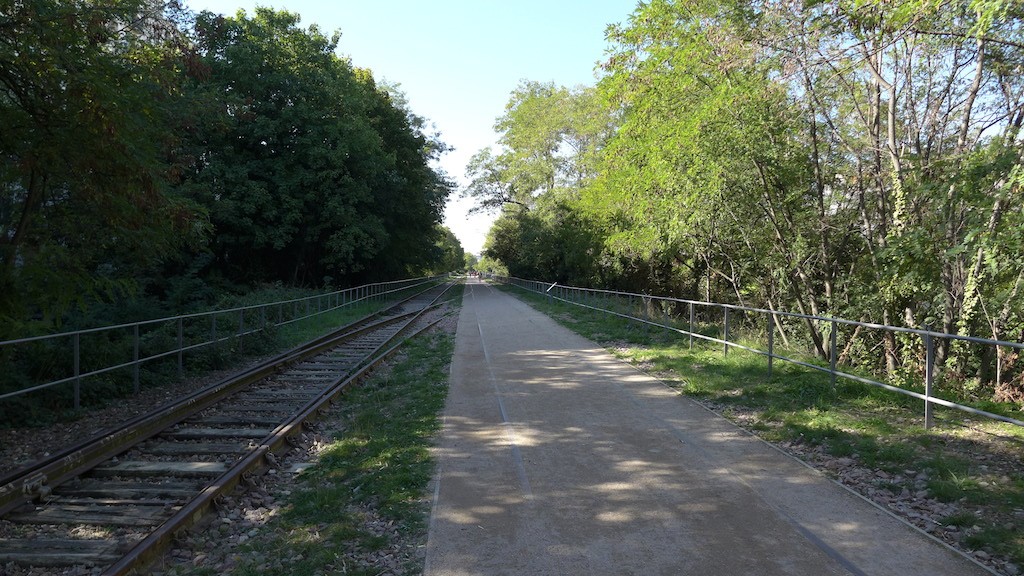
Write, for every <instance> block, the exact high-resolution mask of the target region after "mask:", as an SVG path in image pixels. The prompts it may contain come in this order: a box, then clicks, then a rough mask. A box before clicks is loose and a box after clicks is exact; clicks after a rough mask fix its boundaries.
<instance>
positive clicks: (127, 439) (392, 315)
mask: <svg viewBox="0 0 1024 576" xmlns="http://www.w3.org/2000/svg"><path fill="white" fill-rule="evenodd" d="M450 287H451V284H444V285H441V286H438V287H435V288H432V289H430V290H427V291H425V292H423V293H421V294H418V295H416V296H413V297H412V298H409V299H407V300H405V301H403V302H400V303H399V304H396V305H395V306H393V307H392V308H390V309H389V310H387V311H385V312H381V313H378V314H374V315H371V316H367V317H365V318H363V319H361V320H358V321H356V322H354V323H353V324H350V325H348V326H345V327H344V328H341V329H339V330H337V331H335V332H333V333H331V334H328V335H326V336H323V337H321V338H318V339H316V340H313V341H311V342H307V343H306V344H304V345H302V346H300V347H298V348H295V349H292V350H289V351H288V352H285V353H283V354H280V355H278V356H276V357H274V358H272V359H270V360H268V361H266V362H263V363H261V364H259V365H257V366H254V367H251V368H248V369H246V370H243V371H241V372H238V373H236V374H234V375H232V376H230V377H228V378H226V379H224V380H222V381H220V382H217V383H215V384H213V385H211V386H208V387H206V388H204V389H203V390H200V391H198V392H196V393H194V394H192V395H190V396H188V397H186V398H182V399H180V400H179V401H176V402H174V403H172V404H169V405H167V406H164V407H162V408H160V409H158V410H156V411H154V412H151V413H149V414H146V415H144V416H140V417H138V418H135V419H133V420H132V421H130V422H127V423H125V424H124V425H123V426H121V427H118V428H117V429H112V430H109V431H106V432H104V433H103V434H101V435H98V436H96V437H94V438H91V439H89V440H87V441H85V442H82V443H81V444H79V445H77V446H74V447H72V448H69V449H66V450H63V451H61V452H60V453H58V454H55V455H53V456H51V457H48V458H46V459H45V460H40V461H38V462H35V463H33V464H30V465H28V466H25V467H23V468H21V469H19V470H16V471H14V472H12V473H10V474H7V475H5V476H3V477H0V516H2V520H3V522H4V523H5V524H7V525H8V526H6V528H7V529H6V530H5V534H6V535H7V536H6V537H4V538H0V572H3V570H2V567H3V565H4V564H6V563H8V562H14V563H16V564H18V565H20V566H33V567H40V568H60V567H67V566H84V567H89V568H91V569H93V570H94V571H95V569H96V568H100V569H101V570H100V573H102V574H104V575H116V574H130V573H135V572H138V571H140V570H142V569H143V568H144V567H145V566H146V565H147V564H148V563H149V562H150V561H152V560H153V559H154V558H155V557H156V556H157V555H159V554H161V553H162V552H163V550H164V549H165V548H166V547H167V545H168V544H169V543H170V542H171V541H172V539H173V538H175V537H176V536H177V535H179V534H181V533H182V531H183V530H184V529H186V528H188V527H189V526H191V525H192V524H194V523H195V522H197V521H199V520H200V519H201V518H202V517H203V515H204V514H205V513H206V512H207V511H208V510H209V509H210V508H211V506H213V505H214V504H215V502H216V500H217V498H219V497H221V496H223V495H225V494H227V493H229V492H230V491H232V490H233V489H234V488H235V487H236V486H237V485H239V484H240V483H243V484H245V483H252V482H253V475H256V474H259V473H260V472H262V471H263V470H264V469H266V467H268V466H271V465H274V464H275V463H276V460H277V456H278V455H279V454H281V453H283V452H285V451H287V450H288V449H289V448H290V445H291V444H292V443H293V442H294V439H295V438H296V437H297V435H298V434H300V433H301V432H302V429H303V423H304V422H307V421H309V420H311V419H315V418H316V417H317V415H318V414H319V413H320V412H321V411H322V410H324V409H325V408H326V406H327V405H328V404H329V403H330V402H331V401H332V400H333V399H334V398H336V397H337V396H338V395H339V394H341V392H342V391H343V390H344V389H345V387H346V386H347V385H348V384H350V383H351V382H353V381H356V380H358V379H359V378H360V377H362V376H363V375H364V374H365V373H367V372H368V371H369V370H370V369H371V368H372V367H373V366H374V365H375V364H376V363H377V362H379V361H380V360H382V359H383V358H384V357H386V356H387V355H389V354H390V353H391V352H392V351H394V350H395V349H397V348H398V347H399V346H400V345H401V342H402V341H403V339H407V338H409V337H411V336H412V335H415V334H416V333H419V332H421V331H423V330H425V329H427V328H429V326H431V325H432V323H430V322H428V321H427V320H426V319H425V317H424V316H425V315H424V313H425V312H426V311H427V310H430V309H431V308H433V307H434V306H435V305H436V303H437V302H438V301H439V300H440V299H441V298H442V297H443V295H444V293H445V292H446V291H447V290H448V289H449V288H450ZM19 527H26V529H25V530H23V531H20V530H19V529H18V528H19ZM29 527H30V529H28V528H29ZM19 532H23V533H24V534H25V536H23V537H18V534H19Z"/></svg>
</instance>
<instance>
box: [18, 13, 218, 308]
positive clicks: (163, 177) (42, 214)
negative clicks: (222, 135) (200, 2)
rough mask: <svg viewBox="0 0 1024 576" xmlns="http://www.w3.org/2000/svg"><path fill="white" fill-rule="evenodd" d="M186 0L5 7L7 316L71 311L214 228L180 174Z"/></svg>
mask: <svg viewBox="0 0 1024 576" xmlns="http://www.w3.org/2000/svg"><path fill="white" fill-rule="evenodd" d="M178 10H179V8H178V7H176V6H174V5H168V6H165V5H164V3H162V2H151V1H147V0H103V1H99V0H25V1H21V2H14V3H10V2H8V3H5V4H4V6H3V7H2V8H0V125H2V126H3V130H0V319H3V320H7V321H10V322H11V323H13V322H14V321H15V320H16V319H24V318H27V317H31V316H36V317H39V316H41V317H42V318H44V319H48V320H52V321H59V319H60V317H61V316H62V315H63V313H64V312H66V311H67V310H68V309H69V307H71V306H72V305H74V304H75V303H82V302H84V301H87V300H89V299H90V298H94V297H97V296H101V295H107V296H109V295H111V294H113V293H116V292H119V291H123V290H128V289H130V288H131V284H132V276H133V273H134V272H135V271H136V270H137V269H138V267H139V266H140V265H141V264H144V263H146V262H152V261H154V260H155V259H158V258H160V257H162V256H166V255H167V254H169V253H172V252H174V251H175V250H176V249H177V248H178V247H179V246H180V245H181V244H182V242H183V241H186V240H193V241H199V240H201V238H202V236H203V234H204V231H205V226H204V223H203V216H202V212H201V211H199V210H197V209H196V207H195V206H194V205H192V204H190V203H189V202H187V201H185V200H183V199H182V198H180V197H178V196H176V195H174V194H173V191H172V190H170V188H169V186H168V171H169V169H170V167H171V162H170V158H169V154H170V150H171V149H172V148H173V145H174V132H173V130H172V129H171V128H172V127H173V126H174V125H175V113H176V112H177V111H178V110H177V109H176V104H177V102H178V100H177V97H178V94H179V93H180V89H179V79H180V71H181V69H182V67H183V65H184V60H183V58H182V56H183V55H184V51H185V43H184V42H183V37H182V35H181V34H180V33H179V29H178V27H177V25H176V24H175V22H174V20H173V18H175V17H180V16H181V14H180V12H179V11H178ZM4 325H8V326H10V325H12V324H9V323H7V322H5V323H4Z"/></svg>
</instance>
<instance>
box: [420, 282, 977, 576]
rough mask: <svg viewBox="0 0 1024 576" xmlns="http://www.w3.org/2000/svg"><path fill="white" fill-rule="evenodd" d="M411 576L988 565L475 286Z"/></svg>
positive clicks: (943, 569) (893, 570)
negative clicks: (418, 563) (429, 510)
mask: <svg viewBox="0 0 1024 576" xmlns="http://www.w3.org/2000/svg"><path fill="white" fill-rule="evenodd" d="M444 418H445V426H444V431H443V433H442V437H441V440H440V446H439V448H438V454H439V474H438V478H439V480H438V482H439V485H438V489H437V492H436V500H435V502H434V512H433V516H432V519H431V529H430V534H429V539H428V544H427V558H426V570H425V574H427V575H428V576H456V575H468V574H473V575H488V576H491V575H503V574H509V575H512V574H515V575H521V574H588V575H594V574H609V575H612V574H764V575H775V574H778V575H782V574H786V575H789V574H808V575H822V574H869V575H884V574H893V575H900V576H903V575H905V574H929V575H945V574H948V575H959V576H963V575H971V574H985V573H988V571H987V570H986V569H985V568H984V567H982V566H981V565H980V564H978V563H976V562H973V561H972V560H970V559H967V558H965V557H964V556H962V555H960V554H957V553H956V552H954V551H953V550H951V549H949V548H948V547H945V546H943V545H942V544H940V543H939V542H938V541H936V540H935V539H933V538H931V537H929V536H927V535H926V534H924V533H923V532H920V531H918V530H915V529H914V528H912V527H911V526H909V525H908V524H906V523H904V522H902V521H900V520H898V519H896V518H895V517H893V516H892V515H891V514H889V513H888V512H886V511H884V510H882V509H880V508H879V507H877V506H875V505H873V504H871V503H870V502H868V501H866V500H864V499H863V498H861V497H859V496H856V495H854V494H853V493H851V492H850V491H848V490H845V489H843V488H841V487H840V486H839V485H837V484H835V483H834V482H832V481H830V480H828V479H827V478H825V477H824V476H823V475H822V474H820V473H818V472H816V471H814V470H812V469H810V468H808V467H807V466H806V465H804V464H802V463H801V462H799V461H797V460H795V459H793V458H790V457H788V456H786V455H785V454H783V453H781V452H780V451H778V450H775V449H773V448H772V447H770V446H769V445H767V444H765V443H764V442H762V441H760V440H758V439H757V438H755V437H753V436H752V435H750V434H748V433H746V432H744V431H743V430H742V429H740V428H738V427H736V426H734V425H733V424H731V423H729V422H728V421H726V420H725V419H723V418H721V417H719V416H717V415H715V414H713V413H712V412H710V411H708V410H706V409H705V408H703V407H701V406H700V405H698V404H696V403H694V402H692V401H690V400H688V399H686V398H684V397H681V396H679V395H678V394H677V393H676V392H674V391H673V390H671V389H670V388H669V387H667V386H666V385H664V384H663V383H661V382H660V381H658V380H656V379H654V378H651V377H649V376H647V375H645V374H643V373H640V372H639V371H637V370H636V369H634V368H633V367H631V366H628V365H626V364H624V363H622V362H620V361H618V360H616V359H615V358H614V357H612V356H611V355H610V354H608V353H607V352H606V351H604V350H602V349H600V348H598V347H597V346H596V345H595V344H593V343H592V342H589V341H587V340H585V339H583V338H581V337H579V336H577V335H575V334H574V333H571V332H570V331H568V330H566V329H564V328H562V327H561V326H559V325H557V324H556V323H555V322H553V321H552V320H551V319H549V318H548V317H546V316H543V315H542V314H540V313H538V312H536V311H534V310H533V309H532V308H530V307H529V306H527V305H526V304H524V303H522V302H520V301H518V300H516V299H514V298H512V297H511V296H508V295H506V294H503V293H501V292H499V291H497V290H494V289H492V288H490V287H489V286H487V285H484V284H480V283H470V284H469V285H467V288H466V293H465V297H464V303H463V310H462V313H461V315H460V319H459V327H458V337H457V340H456V350H455V356H454V358H453V361H452V382H451V387H450V392H449V397H448V403H447V405H446V409H445V416H444Z"/></svg>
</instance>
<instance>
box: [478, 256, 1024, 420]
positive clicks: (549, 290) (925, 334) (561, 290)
mask: <svg viewBox="0 0 1024 576" xmlns="http://www.w3.org/2000/svg"><path fill="white" fill-rule="evenodd" d="M491 278H493V279H495V280H497V281H499V282H502V283H506V284H512V285H515V286H518V287H520V288H523V289H525V290H529V291H531V292H536V293H539V294H544V295H546V296H548V297H549V298H551V299H554V300H558V301H561V302H565V303H567V304H571V305H574V306H580V307H582V308H587V309H590V310H595V311H599V312H603V313H606V314H610V315H613V316H617V317H620V318H623V319H627V320H631V321H635V322H640V323H643V324H647V325H650V326H656V327H659V328H663V329H666V330H670V331H673V332H677V333H679V334H682V335H684V336H688V337H689V338H691V342H692V339H693V338H697V339H700V340H706V341H708V342H714V343H717V344H722V345H723V346H724V347H725V348H724V350H725V352H726V353H728V350H729V348H730V347H734V348H740V349H743V350H747V351H750V352H753V353H755V354H759V355H761V356H766V357H767V358H768V371H769V375H770V374H771V370H772V361H773V360H776V359H778V360H782V361H784V362H789V363H791V364H795V365H799V366H803V367H806V368H810V369H812V370H817V371H820V372H825V373H828V374H830V375H831V376H832V378H833V382H834V380H835V378H844V379H847V380H853V381H856V382H861V383H864V384H869V385H872V386H877V387H879V388H883V389H885V390H889V391H891V392H896V393H898V394H903V395H905V396H909V397H912V398H917V399H919V400H923V401H924V403H925V427H926V428H928V427H931V426H932V414H931V407H932V405H933V404H934V405H939V406H944V407H947V408H953V409H956V410H960V411H963V412H967V413H970V414H974V415H977V416H983V417H985V418H990V419H993V420H999V421H1001V422H1006V423H1009V424H1013V425H1016V426H1024V421H1022V420H1018V419H1016V418H1011V417H1008V416H1003V415H1001V414H994V413H992V412H988V411H985V410H980V409H978V408H974V407H972V406H965V405H963V404H958V403H956V402H951V401H949V400H944V399H942V398H938V397H936V396H934V395H933V394H932V385H933V381H932V379H933V372H934V370H933V369H934V366H933V365H932V362H933V358H934V342H933V340H934V339H935V338H944V339H947V340H951V341H952V340H959V341H963V342H971V343H975V344H981V345H988V346H1005V347H1008V348H1014V349H1018V350H1024V343H1021V342H1010V341H1005V340H994V339H991V338H978V337H975V336H965V335H961V334H946V333H944V332H935V331H933V330H928V329H917V328H906V327H901V326H888V325H885V324H876V323H872V322H859V321H856V320H847V319H844V318H831V317H828V316H814V315H809V314H799V313H795V312H785V311H781V310H770V309H766V308H753V307H749V306H741V305H736V304H723V303H719V302H705V301H700V300H687V299H684V298H669V297H664V296H652V295H648V294H637V293H633V292H622V291H617V290H601V289H595V288H582V287H577V286H562V285H559V284H558V283H557V282H555V283H552V282H544V281H538V280H526V279H523V278H516V277H509V276H496V275H492V276H491ZM578 294H592V295H595V296H600V297H605V298H612V297H615V298H627V299H641V300H642V301H646V302H650V301H659V302H671V303H674V304H682V305H686V306H687V307H688V308H689V310H690V323H691V325H690V329H689V330H684V329H681V328H677V327H675V326H668V325H666V324H662V323H659V322H656V321H653V320H650V319H648V318H641V317H638V316H633V315H630V314H625V313H622V312H618V311H615V310H610V309H607V308H602V307H600V306H594V305H592V304H588V303H584V302H577V301H575V300H574V299H573V298H572V296H573V295H578ZM694 306H702V307H705V308H717V309H721V310H722V311H723V315H724V316H725V322H724V332H725V334H724V335H725V338H716V337H714V336H708V335H706V334H700V333H698V332H695V331H694V330H693V322H694V320H693V318H694V316H693V307H694ZM729 310H735V311H739V312H749V313H754V314H762V315H765V316H767V318H768V335H769V337H768V350H760V349H757V348H753V347H750V346H746V345H743V344H740V343H738V342H734V341H731V340H729V339H728V329H729V322H728V311H729ZM777 317H783V318H794V319H798V320H810V321H812V322H822V323H826V324H829V325H830V326H832V330H831V335H830V336H831V339H832V341H831V343H830V348H829V358H830V365H829V366H828V367H825V366H819V365H816V364H812V363H810V362H804V361H802V360H797V359H795V358H789V357H787V356H782V355H779V354H776V353H775V350H774V346H773V335H774V331H775V329H776V328H775V326H776V325H775V318H777ZM838 325H847V326H860V327H862V328H869V329H873V330H884V331H889V332H893V333H901V334H910V335H914V336H918V337H920V338H921V339H922V341H923V344H924V346H925V348H926V357H927V358H928V360H927V365H926V367H925V382H924V384H925V393H924V394H922V393H920V392H915V391H913V390H908V389H906V388H900V387H899V386H893V385H891V384H886V383H884V382H879V381H877V380H873V379H871V378H867V377H864V376H858V375H856V374H850V373H848V372H843V371H841V370H838V369H837V368H836V363H835V359H836V352H837V351H836V344H835V333H836V327H837V326H838Z"/></svg>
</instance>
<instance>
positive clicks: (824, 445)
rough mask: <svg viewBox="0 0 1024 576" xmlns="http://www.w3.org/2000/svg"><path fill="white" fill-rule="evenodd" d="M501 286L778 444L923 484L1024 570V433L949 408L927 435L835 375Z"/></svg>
mask: <svg viewBox="0 0 1024 576" xmlns="http://www.w3.org/2000/svg"><path fill="white" fill-rule="evenodd" d="M502 289H504V290H507V291H509V292H511V293H513V294H515V295H516V296H518V297H519V298H521V299H523V300H524V301H526V302H528V303H530V304H531V305H532V306H534V307H535V308H537V309H538V310H540V311H542V312H544V313H546V314H548V315H550V316H552V317H553V318H555V319H556V320H557V321H559V322H560V323H561V324H563V325H564V326H566V327H567V328H569V329H571V330H573V331H575V332H577V333H579V334H580V335H582V336H584V337H587V338H589V339H591V340H594V341H596V342H599V343H601V344H603V345H604V346H606V347H608V348H610V349H612V351H613V353H615V354H616V355H618V356H619V357H621V358H623V359H625V360H628V361H630V362H632V363H634V364H636V365H638V366H639V367H641V368H642V369H644V370H646V371H648V372H649V373H651V374H654V375H656V376H657V377H659V378H660V379H662V380H663V381H665V382H666V383H668V384H669V385H671V386H673V387H675V388H677V389H678V390H680V391H682V392H684V393H685V394H687V395H689V396H691V397H694V398H695V399H698V400H700V401H701V402H703V403H705V404H706V405H708V406H710V407H712V408H714V409H716V410H717V411H718V412H720V413H722V414H723V415H725V416H727V417H730V418H732V419H733V420H734V421H737V422H738V423H740V424H741V425H743V426H746V427H748V428H749V429H751V430H753V431H755V432H756V433H757V434H759V435H760V436H761V437H763V438H765V439H766V440H768V441H770V442H775V443H780V444H784V445H788V446H790V447H791V448H793V449H794V450H796V451H797V452H800V451H801V449H803V450H804V451H805V452H813V451H814V450H818V451H820V452H823V453H824V454H826V455H828V456H830V457H833V458H849V459H852V460H854V461H855V462H856V463H857V464H858V465H859V466H862V467H866V468H869V469H874V470H881V471H884V472H887V473H889V474H890V477H891V478H894V479H898V481H897V480H892V481H885V482H882V481H880V482H879V483H878V486H879V487H883V488H886V489H888V490H891V491H892V492H893V493H894V494H899V493H900V492H902V491H903V490H904V489H908V490H910V491H911V492H917V491H919V490H920V489H921V488H922V486H921V485H920V483H921V482H923V483H924V486H923V488H925V489H926V490H927V493H928V496H929V497H931V498H933V499H935V500H938V501H941V502H945V503H949V504H951V505H953V506H955V507H956V508H958V509H959V511H958V512H956V513H955V514H953V515H952V516H951V517H950V518H948V522H947V525H953V526H963V525H965V523H967V522H970V524H969V525H970V526H971V529H970V530H969V531H968V530H964V531H960V532H959V534H960V535H959V538H960V545H961V547H962V548H966V549H969V550H985V551H986V552H988V553H989V554H997V555H1001V556H1003V557H1005V558H1007V559H1009V560H1011V561H1013V562H1015V563H1016V564H1017V565H1019V566H1024V469H1022V468H1021V467H1020V465H1019V463H1020V454H1021V447H1022V446H1024V430H1021V429H1020V428H1018V427H1015V426H1012V425H1009V424H1002V423H999V422H995V421H989V420H970V419H968V417H965V416H962V415H961V413H959V412H954V411H947V410H943V411H941V421H940V427H939V428H937V429H932V430H925V428H924V426H923V415H922V413H923V407H922V405H921V402H920V401H918V400H915V399H913V398H909V397H907V396H903V395H900V394H895V393H892V392H889V391H886V390H883V389H880V388H877V387H874V386H870V385H868V384H863V383H858V382H853V381H849V380H843V379H840V380H838V381H837V382H836V384H835V385H834V386H833V385H832V383H831V381H830V378H829V375H828V374H824V373H822V372H818V371H815V370H811V369H808V368H805V367H802V366H799V365H795V364H790V363H785V362H782V361H776V362H775V363H774V369H773V373H772V376H771V377H770V378H769V377H768V372H767V359H766V358H765V357H764V356H762V355H758V354H754V353H750V352H746V351H743V350H740V349H732V350H730V351H729V353H728V354H727V355H725V354H723V349H722V345H720V344H714V345H704V344H702V343H701V341H699V340H697V341H695V343H694V345H693V347H692V348H691V347H690V344H689V338H687V337H685V336H680V335H679V334H677V333H674V332H670V331H668V330H664V329H659V328H655V327H651V326H647V325H643V324H640V323H637V322H632V321H629V320H626V319H623V318H620V317H616V316H612V315H609V314H603V313H600V312H595V311H593V310H587V309H584V308H581V307H577V306H570V305H567V304H564V303H560V302H558V301H555V300H551V299H549V298H547V297H545V296H542V295H538V294H535V293H532V292H527V291H525V290H521V289H518V288H514V287H508V286H503V287H502ZM698 331H699V332H701V333H704V334H713V333H714V328H711V327H699V328H698ZM745 344H747V345H749V346H750V347H753V348H762V349H763V348H764V346H763V344H761V343H759V342H750V343H745ZM801 359H802V360H803V359H804V358H801ZM1003 410H1006V408H1005V407H1003ZM807 449H812V450H807ZM925 479H926V480H925Z"/></svg>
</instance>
